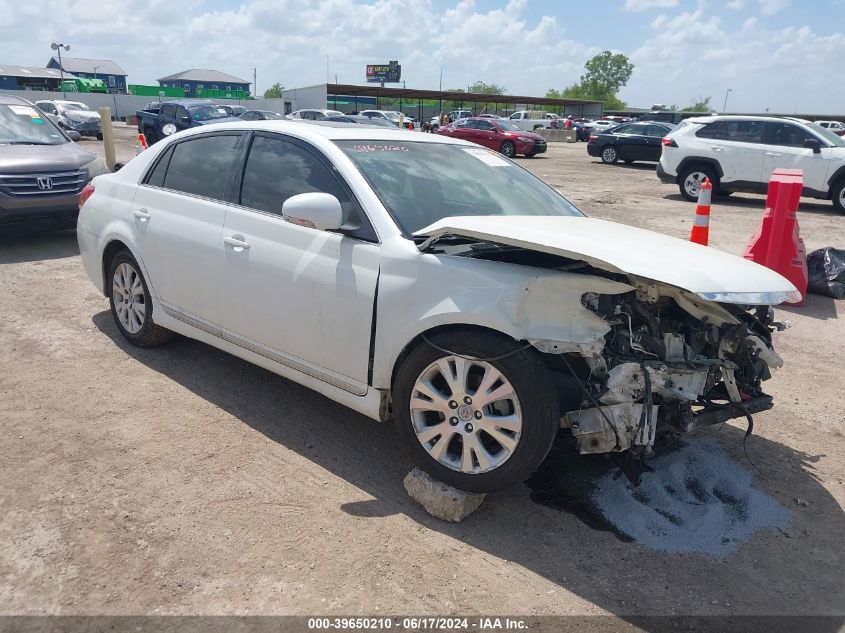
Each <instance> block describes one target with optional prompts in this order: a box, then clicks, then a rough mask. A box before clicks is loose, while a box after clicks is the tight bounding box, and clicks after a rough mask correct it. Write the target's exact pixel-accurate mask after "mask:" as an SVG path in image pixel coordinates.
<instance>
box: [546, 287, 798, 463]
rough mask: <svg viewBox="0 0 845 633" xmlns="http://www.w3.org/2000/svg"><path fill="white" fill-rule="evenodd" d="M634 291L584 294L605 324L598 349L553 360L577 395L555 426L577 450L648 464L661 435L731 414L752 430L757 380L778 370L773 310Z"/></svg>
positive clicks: (663, 291) (657, 290)
mask: <svg viewBox="0 0 845 633" xmlns="http://www.w3.org/2000/svg"><path fill="white" fill-rule="evenodd" d="M635 286H636V290H634V291H631V292H627V293H624V294H615V295H603V294H597V293H593V292H588V293H586V294H584V295H583V297H582V305H583V306H584V307H585V308H586V309H587V310H589V311H590V312H592V313H594V314H595V315H598V316H600V317H601V318H602V319H604V320H605V321H606V322H607V323H608V325H609V326H610V331H609V332H607V334H606V335H605V337H604V346H603V347H602V348H601V351H600V352H597V353H593V354H592V355H580V356H576V355H573V354H567V355H565V356H564V355H561V356H559V362H560V370H561V373H568V374H569V375H570V376H571V377H572V379H574V381H575V382H577V390H578V398H577V399H578V406H577V408H571V409H570V407H567V409H569V410H568V411H567V413H566V414H565V416H564V417H563V419H562V422H561V423H562V425H563V426H565V427H569V428H570V429H571V432H572V435H573V436H574V437H575V439H576V442H577V446H578V450H579V451H580V452H581V453H608V452H619V451H631V453H632V455H633V456H635V457H636V456H642V457H645V456H648V455H649V454H650V453H651V449H652V446H653V444H654V441H655V438H656V437H658V436H659V435H662V434H668V435H678V434H681V433H689V432H694V431H695V430H697V429H700V428H703V427H707V426H711V425H713V424H719V423H722V422H725V421H726V420H730V419H732V418H738V417H745V418H747V419H748V420H749V423H751V415H752V414H754V413H758V412H760V411H765V410H767V409H770V408H771V407H772V397H771V396H769V395H767V394H766V393H765V392H764V391H763V389H762V383H763V381H765V380H768V379H769V378H770V377H771V372H772V371H773V370H774V369H776V368H778V367H780V366H781V365H782V364H783V361H782V359H781V358H780V356H778V355H777V353H775V351H774V350H773V349H772V333H773V332H774V331H775V330H777V329H782V328H783V326H782V325H781V324H778V323H775V322H774V320H773V311H772V310H771V308H770V307H768V306H755V307H753V308H749V309H746V308H745V307H742V306H738V305H734V304H719V303H714V302H710V301H702V300H701V299H700V298H698V297H697V296H695V295H693V294H692V293H689V292H686V291H683V290H680V289H678V288H675V287H672V286H667V285H664V284H660V283H653V282H644V281H637V282H636V284H635ZM552 362H554V361H552ZM573 387H574V385H573V381H572V380H570V381H569V382H568V389H566V388H565V389H563V391H562V398H561V400H562V403H564V402H568V404H569V405H572V404H574V398H573V396H574V394H575V392H574V388H573ZM567 394H568V397H567ZM565 410H566V409H565ZM750 428H751V427H750V426H749V431H750Z"/></svg>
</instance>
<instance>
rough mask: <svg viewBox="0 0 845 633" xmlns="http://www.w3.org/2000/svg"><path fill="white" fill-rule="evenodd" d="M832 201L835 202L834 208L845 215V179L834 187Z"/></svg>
mask: <svg viewBox="0 0 845 633" xmlns="http://www.w3.org/2000/svg"><path fill="white" fill-rule="evenodd" d="M830 197H831V200H832V201H833V208H834V209H836V210H837V211H839V213H845V178H842V179H840V180H839V182H837V183H836V184H835V185H833V191H832V192H831V196H830Z"/></svg>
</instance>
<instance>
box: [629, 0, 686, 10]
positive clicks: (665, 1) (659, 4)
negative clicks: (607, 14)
mask: <svg viewBox="0 0 845 633" xmlns="http://www.w3.org/2000/svg"><path fill="white" fill-rule="evenodd" d="M677 6H678V0H625V6H624V7H623V8H624V10H625V11H632V12H634V13H640V12H641V11H648V10H649V9H672V8H674V7H677Z"/></svg>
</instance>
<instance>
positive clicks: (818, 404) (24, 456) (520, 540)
mask: <svg viewBox="0 0 845 633" xmlns="http://www.w3.org/2000/svg"><path fill="white" fill-rule="evenodd" d="M131 133H132V130H131V129H129V128H123V129H120V130H119V134H120V135H121V137H122V138H123V139H129V138H131ZM85 144H86V145H89V146H91V147H94V148H97V149H98V150H99V148H100V146H101V144H99V143H97V142H92V141H85ZM132 153H133V152H132V150H131V143H129V142H128V141H126V142H124V143H123V144H122V147H121V150H120V153H119V156H120V155H122V156H123V158H128V157H129V156H131V155H132ZM521 162H522V164H523V165H525V166H526V167H528V168H529V169H531V170H533V171H534V172H536V173H537V174H539V175H540V176H541V177H543V178H544V179H546V180H547V181H548V182H550V183H552V184H553V185H555V186H557V187H559V188H560V189H561V190H562V191H563V192H564V193H566V194H567V195H568V196H569V197H570V198H571V199H572V200H573V201H574V202H575V203H576V204H578V205H580V206H581V207H582V208H583V209H584V210H585V211H586V212H587V213H589V214H590V215H593V216H596V217H601V218H607V219H612V220H617V221H620V222H624V223H628V224H632V225H636V226H640V227H644V228H648V229H653V230H656V231H661V232H664V233H668V234H671V235H676V236H679V237H687V235H688V232H689V227H690V224H691V219H692V216H693V212H694V207H693V206H692V205H690V204H689V203H687V202H684V201H683V200H682V199H681V198H680V196H679V195H678V191H677V188H674V187H671V186H668V185H661V184H660V183H659V182H658V180H657V178H656V177H655V175H654V168H653V166H651V165H633V166H605V165H602V164H600V163H598V162H596V161H595V160H594V159H591V158H589V157H588V156H587V155H586V150H585V147H584V145H583V144H577V145H562V144H553V145H551V146H550V151H549V152H548V154H546V155H545V156H543V157H538V158H535V159H532V160H527V159H524V160H521ZM762 202H763V198H762V197H759V196H746V195H735V196H732V197H731V198H729V199H719V200H718V201H717V203H716V204H715V205H714V209H713V219H712V227H711V244H712V245H713V246H714V247H715V248H721V249H724V250H726V251H730V252H733V253H739V252H741V250H742V248H743V246H744V243H745V241H746V240H747V239H748V237H749V236H750V235H751V234H752V233H753V232H754V231H755V229H756V228H757V226H758V223H759V220H760V216H761V212H762ZM800 222H801V233H802V235H803V237H804V239H805V241H806V243H807V247H808V250H811V249H814V248H818V247H821V246H827V245H834V246H839V247H843V246H845V217H842V216H838V215H836V214H835V213H834V212H833V211H832V208H831V205H830V204H829V203H819V202H810V201H808V202H806V203H802V206H801V213H800ZM644 256H647V254H645V253H644ZM842 311H843V304H842V303H841V302H840V304H839V305H837V304H836V303H835V302H834V301H833V300H830V299H825V298H821V297H815V296H811V297H810V299H809V301H808V304H807V306H806V307H803V308H787V309H783V310H779V316H780V317H781V318H788V319H790V320H792V321H793V322H794V327H793V328H792V329H790V330H788V331H786V332H784V333H782V334H781V335H779V336H778V337H777V341H776V343H777V348H778V351H779V352H780V353H781V354H782V355H783V356H784V358H785V360H786V368H785V369H784V370H782V371H781V372H779V373H777V374H776V376H775V377H774V379H773V380H772V381H770V382H769V383H768V387H769V389H768V390H769V392H770V393H773V395H774V396H775V398H776V402H777V405H776V407H775V409H774V410H772V411H770V412H767V413H764V414H760V415H758V416H756V418H755V421H756V427H755V434H754V435H753V436H752V437H751V438H750V439H749V440H748V444H747V447H748V453H749V455H750V456H751V458H752V460H753V462H754V465H753V466H752V465H750V464H749V463H748V462H747V461H746V460H745V457H744V456H743V451H742V445H741V440H742V436H743V433H744V431H745V423H744V421H739V423H738V424H735V425H734V424H728V425H726V426H725V427H724V429H723V430H721V432H719V433H718V434H716V431H712V433H713V434H714V435H717V436H718V437H719V438H720V441H721V442H722V444H723V445H724V447H725V450H726V451H727V452H728V454H729V455H730V456H731V457H732V458H734V459H735V460H736V461H737V462H740V463H742V464H743V465H744V467H747V468H748V469H749V471H750V472H751V473H752V475H753V476H754V478H755V481H756V484H757V486H758V487H759V488H761V489H762V490H764V491H766V492H767V493H768V494H770V495H772V496H773V497H774V498H776V499H777V500H778V501H779V502H780V503H781V504H782V505H783V506H785V507H786V508H788V509H789V510H790V511H791V512H792V514H793V522H792V524H791V526H790V527H789V528H788V529H787V530H785V531H780V532H779V531H773V530H765V531H763V532H760V533H758V534H757V535H756V536H754V537H753V538H752V539H751V540H750V541H748V542H745V543H743V544H741V545H740V546H739V550H738V552H737V553H736V554H733V555H729V556H727V557H709V556H704V555H692V554H685V555H668V554H661V553H657V552H655V551H653V550H650V549H647V548H645V547H643V546H640V545H637V544H635V543H626V542H623V541H620V540H618V539H617V538H616V537H615V536H614V535H613V534H611V533H609V532H605V531H599V530H596V529H593V528H592V527H590V526H588V525H586V524H585V523H584V522H582V520H581V519H579V518H578V517H577V516H575V515H572V514H569V513H566V512H559V511H556V510H553V509H550V508H548V507H545V506H542V505H539V504H537V503H535V502H533V501H532V500H531V499H530V498H529V490H528V488H526V487H517V488H515V489H513V490H510V491H508V492H506V493H503V494H498V495H494V496H491V497H489V498H488V500H487V501H486V502H485V504H484V505H483V506H482V508H481V510H480V511H478V512H477V513H476V514H474V515H473V516H472V517H470V519H469V520H467V521H466V522H465V523H463V524H460V525H449V524H444V523H442V522H439V521H437V520H434V519H432V518H430V517H429V516H428V515H426V513H425V512H424V511H423V510H422V509H421V508H419V507H418V506H416V505H415V504H414V503H413V502H411V501H410V500H409V499H408V497H407V495H406V494H405V491H404V489H403V487H402V478H403V477H404V475H405V474H406V473H407V470H408V466H407V464H406V463H403V462H402V461H401V460H397V458H396V450H395V444H394V439H393V435H392V431H391V429H390V427H389V426H388V425H379V424H377V423H374V422H371V421H369V420H367V419H364V418H363V417H361V416H359V415H357V414H354V413H352V412H350V411H348V410H346V409H344V408H342V407H340V406H338V405H336V404H333V403H332V402H329V401H328V400H326V399H324V398H322V397H321V396H318V395H315V394H314V393H311V392H310V391H308V390H307V389H304V388H302V387H299V386H297V385H295V384H293V383H290V382H288V381H286V380H283V379H281V378H279V377H277V376H275V375H273V374H270V373H268V372H266V371H264V370H261V369H259V368H257V367H254V366H251V365H249V364H247V363H245V362H243V361H240V360H238V359H236V358H233V357H231V356H228V355H227V354H224V353H222V352H219V351H217V350H215V349H213V348H211V347H208V346H206V345H203V344H200V343H197V342H193V341H190V340H186V339H178V340H176V341H175V342H174V343H173V344H171V345H169V346H167V347H164V348H159V349H149V350H141V349H136V348H132V347H130V346H129V345H127V344H126V343H124V341H123V340H122V339H121V337H120V336H119V334H118V332H117V330H116V328H115V326H114V325H113V323H112V319H111V315H110V314H109V312H108V304H107V302H106V300H105V299H104V298H103V297H102V296H100V295H99V294H98V292H97V291H96V290H95V288H94V287H93V286H92V284H91V283H90V282H89V280H88V279H87V277H86V276H85V274H84V272H83V270H82V267H81V264H80V261H79V257H78V252H77V245H76V239H75V235H74V233H73V232H64V233H52V234H49V233H41V234H35V235H31V234H19V233H18V234H12V235H9V234H6V235H3V236H2V237H0V349H2V351H3V360H2V364H1V365H0V429H2V434H0V482H1V483H0V508H2V513H0V612H2V613H7V614H8V613H17V614H41V613H48V614H99V613H109V614H153V613H170V614H173V613H186V614H187V613H200V614H270V613H273V614H310V613H345V614H380V613H394V614H407V613H417V614H420V613H431V614H443V613H453V614H454V613H463V614H474V613H488V614H489V613H498V614H579V615H588V614H615V615H617V616H619V617H621V618H632V617H634V616H638V615H646V614H663V615H671V614H700V615H707V614H715V615H718V614H829V615H837V616H845V590H844V589H843V571H842V570H843V568H845V548H843V544H842V537H843V526H845V521H843V511H842V505H843V502H845V488H843V485H842V484H843V477H845V451H843V447H845V440H844V438H843V429H845V405H843V400H844V399H845V381H844V380H843V379H842V375H843V372H845V319H843V320H842V321H839V320H838V318H837V317H839V316H841V314H842ZM841 623H842V620H840V619H837V620H835V623H834V624H832V628H831V629H830V630H835V629H836V627H837V626H839V625H841Z"/></svg>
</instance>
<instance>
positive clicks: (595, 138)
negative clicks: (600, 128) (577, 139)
mask: <svg viewBox="0 0 845 633" xmlns="http://www.w3.org/2000/svg"><path fill="white" fill-rule="evenodd" d="M590 140H591V141H597V140H599V135H598V134H590Z"/></svg>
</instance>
